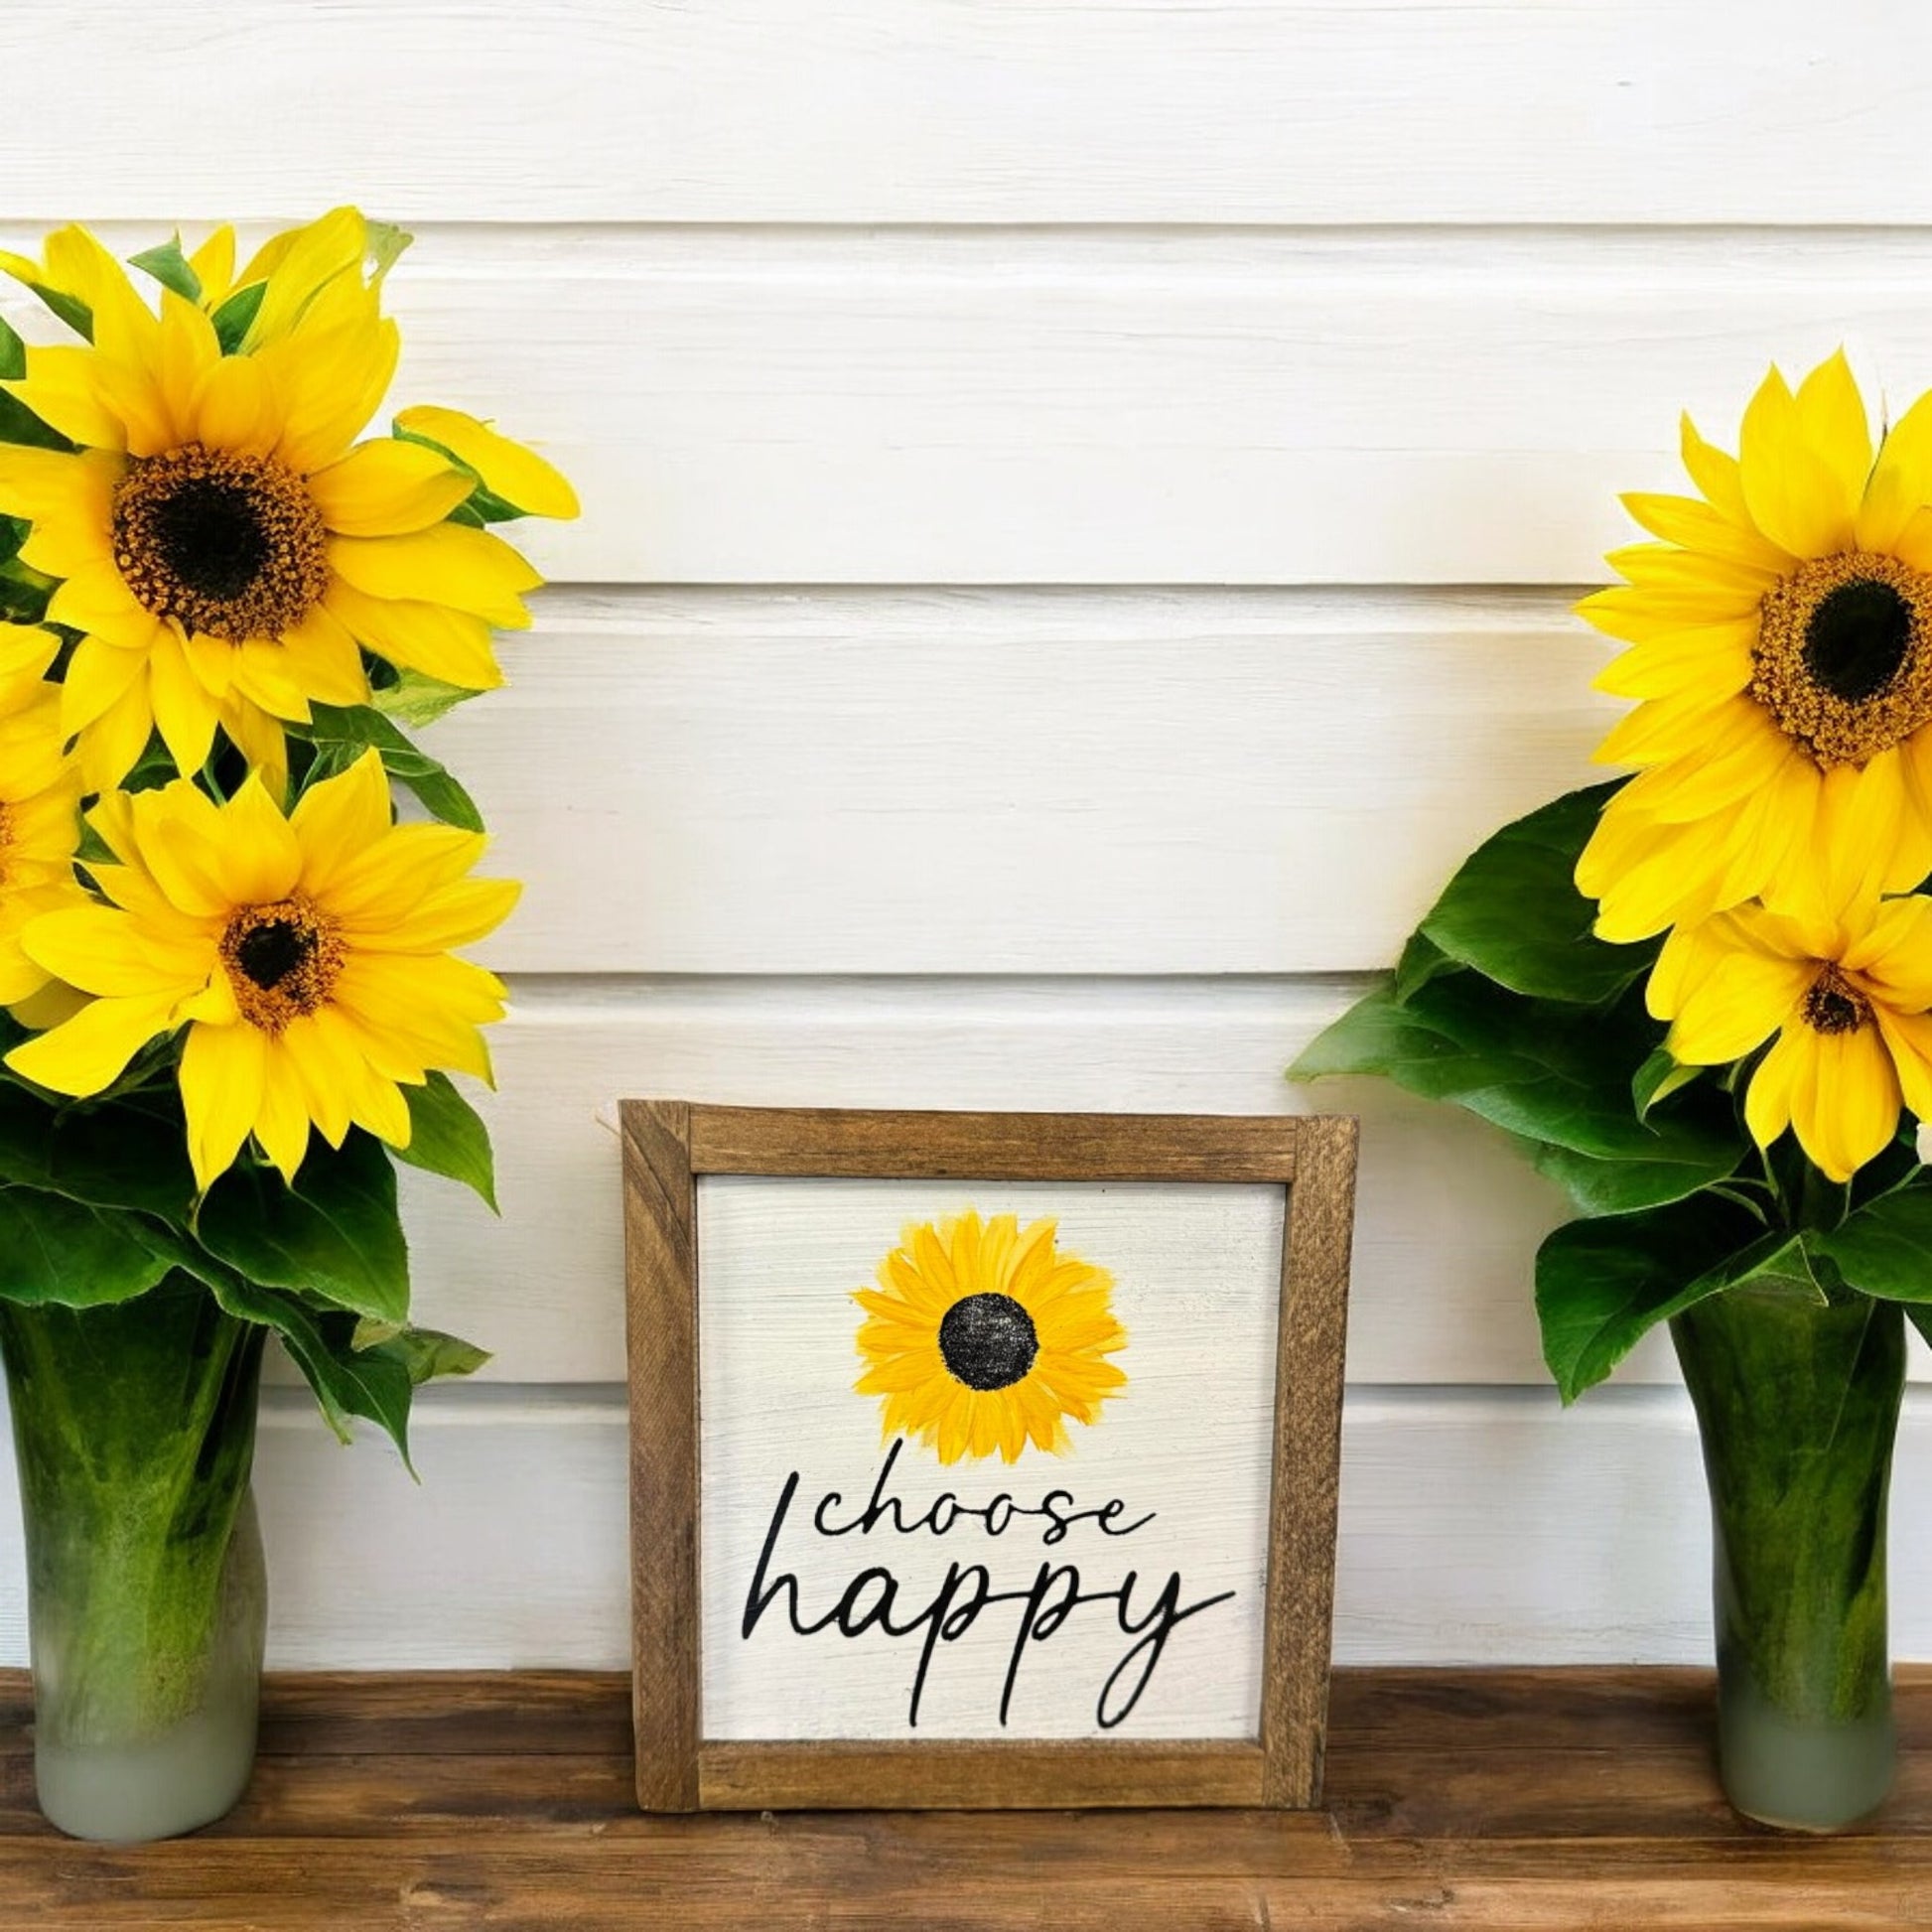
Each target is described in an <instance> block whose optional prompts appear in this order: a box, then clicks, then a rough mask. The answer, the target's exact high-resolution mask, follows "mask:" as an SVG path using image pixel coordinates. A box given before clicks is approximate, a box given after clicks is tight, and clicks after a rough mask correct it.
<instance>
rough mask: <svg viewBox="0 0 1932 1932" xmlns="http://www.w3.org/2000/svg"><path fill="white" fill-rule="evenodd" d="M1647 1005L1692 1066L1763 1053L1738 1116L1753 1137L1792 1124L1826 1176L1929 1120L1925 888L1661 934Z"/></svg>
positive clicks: (1837, 1175)
mask: <svg viewBox="0 0 1932 1932" xmlns="http://www.w3.org/2000/svg"><path fill="white" fill-rule="evenodd" d="M1648 998H1649V1005H1650V1010H1651V1012H1652V1013H1653V1014H1654V1015H1655V1016H1656V1017H1657V1018H1658V1019H1660V1020H1668V1021H1669V1022H1670V1023H1671V1030H1670V1036H1669V1041H1668V1044H1669V1046H1670V1050H1671V1052H1672V1054H1673V1055H1674V1056H1675V1057H1676V1058H1677V1059H1679V1060H1681V1061H1683V1062H1684V1063H1685V1064H1687V1065H1692V1066H1721V1065H1725V1064H1726V1063H1727V1062H1729V1061H1731V1060H1736V1059H1741V1058H1743V1057H1744V1056H1745V1055H1746V1054H1749V1053H1753V1052H1755V1051H1756V1050H1757V1048H1758V1047H1760V1046H1761V1045H1763V1043H1764V1042H1765V1041H1766V1040H1767V1039H1771V1038H1772V1035H1776V1038H1775V1039H1774V1040H1773V1041H1772V1045H1771V1048H1770V1051H1769V1052H1767V1053H1766V1054H1765V1055H1764V1057H1763V1059H1762V1060H1760V1061H1759V1062H1758V1065H1757V1067H1756V1068H1755V1070H1754V1071H1753V1072H1752V1074H1751V1081H1750V1088H1749V1091H1748V1092H1747V1093H1746V1095H1745V1097H1744V1121H1745V1125H1746V1126H1747V1127H1748V1128H1749V1129H1750V1133H1751V1138H1752V1139H1753V1140H1755V1141H1756V1142H1757V1144H1758V1146H1759V1147H1763V1148H1768V1147H1770V1146H1771V1144H1772V1143H1773V1142H1774V1141H1776V1140H1777V1138H1778V1137H1779V1136H1780V1135H1781V1134H1782V1133H1783V1132H1784V1130H1785V1129H1786V1127H1790V1128H1791V1129H1793V1130H1794V1131H1795V1133H1796V1134H1797V1137H1798V1144H1799V1146H1800V1147H1802V1148H1803V1149H1804V1151H1805V1153H1806V1155H1807V1156H1808V1157H1809V1158H1810V1160H1811V1161H1812V1163H1813V1165H1814V1166H1816V1167H1817V1168H1818V1169H1819V1170H1820V1171H1821V1172H1822V1173H1824V1174H1825V1175H1826V1176H1827V1177H1828V1178H1830V1179H1832V1180H1839V1181H1843V1180H1849V1179H1850V1178H1851V1177H1852V1175H1853V1174H1854V1173H1856V1172H1857V1171H1858V1170H1859V1169H1860V1168H1862V1167H1863V1166H1864V1164H1865V1163H1866V1162H1867V1161H1869V1160H1871V1159H1872V1158H1873V1156H1875V1155H1877V1154H1878V1153H1880V1152H1881V1151H1882V1150H1883V1149H1884V1147H1885V1146H1886V1144H1887V1143H1888V1142H1889V1141H1890V1140H1891V1138H1892V1136H1893V1135H1894V1134H1895V1133H1896V1132H1897V1131H1898V1115H1899V1108H1900V1106H1901V1105H1903V1106H1906V1107H1909V1108H1910V1109H1911V1110H1912V1112H1913V1113H1914V1114H1916V1115H1918V1116H1919V1117H1920V1118H1921V1119H1927V1118H1932V1013H1928V1011H1927V1009H1928V1008H1932V899H1927V898H1918V897H1913V898H1894V899H1886V900H1882V901H1879V900H1871V899H1866V900H1863V901H1858V902H1854V903H1853V904H1851V905H1850V906H1848V907H1847V908H1846V909H1845V910H1844V911H1843V912H1841V913H1840V914H1838V915H1836V916H1831V915H1827V914H1824V913H1822V912H1820V911H1819V910H1818V909H1817V908H1816V906H1813V907H1810V908H1807V909H1806V910H1805V911H1804V912H1803V913H1802V914H1800V913H1787V912H1774V911H1770V910H1767V909H1766V908H1765V907H1764V906H1762V905H1757V904H1753V905H1742V906H1737V907H1735V908H1733V909H1731V910H1729V911H1725V912H1720V913H1717V914H1715V915H1714V916H1713V917H1711V918H1709V919H1706V920H1703V921H1701V922H1700V923H1698V924H1696V925H1687V926H1679V927H1678V928H1677V930H1676V931H1675V932H1673V933H1672V934H1671V936H1670V938H1669V939H1668V940H1666V941H1665V943H1664V949H1663V952H1662V954H1661V955H1660V956H1659V958H1658V961H1657V965H1656V968H1655V969H1654V971H1653V972H1652V974H1651V978H1650V986H1649V993H1648Z"/></svg>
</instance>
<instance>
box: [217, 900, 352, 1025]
mask: <svg viewBox="0 0 1932 1932" xmlns="http://www.w3.org/2000/svg"><path fill="white" fill-rule="evenodd" d="M221 957H222V959H223V960H224V961H225V962H226V964H227V968H228V980H229V983H230V984H231V985H232V986H233V988H234V995H235V1004H236V1005H237V1006H238V1007H239V1008H240V1009H241V1017H242V1018H243V1019H244V1020H246V1021H247V1022H248V1023H249V1025H250V1026H253V1027H259V1028H260V1029H261V1030H262V1032H263V1033H265V1034H279V1033H280V1032H281V1031H282V1029H283V1028H284V1027H286V1026H287V1025H288V1024H289V1022H290V1021H291V1020H296V1019H300V1018H301V1016H302V1015H303V1014H305V1013H314V1012H315V1010H316V1009H317V1008H318V1007H319V1006H321V1005H322V1004H323V1003H324V1002H325V1001H326V1000H327V999H328V998H329V993H330V989H331V988H332V987H333V986H334V985H335V983H336V976H337V974H338V973H340V972H341V971H342V966H343V943H342V940H341V939H340V938H339V937H338V936H337V935H336V932H335V930H334V929H333V928H332V926H331V925H330V923H329V921H328V920H327V919H325V918H324V917H323V915H322V914H321V913H320V912H319V911H318V910H317V909H316V905H315V902H314V901H313V900H312V899H310V898H309V897H307V896H306V895H305V894H302V893H297V894H296V895H295V896H294V897H292V898H281V899H275V900H272V901H271V902H270V903H268V904H266V905H244V906H242V907H241V908H240V909H239V910H238V911H237V912H236V913H235V914H234V916H233V917H232V918H230V919H229V921H228V926H227V930H226V931H225V932H223V933H222V935H221Z"/></svg>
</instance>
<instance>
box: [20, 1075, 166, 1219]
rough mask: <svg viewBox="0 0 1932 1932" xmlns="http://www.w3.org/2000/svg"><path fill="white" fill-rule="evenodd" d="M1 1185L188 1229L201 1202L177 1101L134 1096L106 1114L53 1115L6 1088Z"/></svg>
mask: <svg viewBox="0 0 1932 1932" xmlns="http://www.w3.org/2000/svg"><path fill="white" fill-rule="evenodd" d="M0 1183H5V1184H10V1185H25V1186H30V1187H39V1188H44V1189H46V1190H48V1191H49V1192H51V1193H57V1194H64V1195H66V1196H67V1197H68V1198H69V1200H74V1201H79V1202H81V1203H82V1204H84V1205H87V1206H91V1207H124V1208H135V1209H139V1210H141V1211H142V1212H144V1213H148V1214H154V1215H157V1216H159V1217H160V1218H161V1219H163V1220H165V1221H169V1222H171V1223H174V1224H175V1225H177V1226H180V1225H185V1224H186V1222H187V1221H188V1218H189V1214H190V1211H191V1209H192V1207H193V1204H194V1200H195V1193H196V1187H195V1174H194V1170H193V1169H192V1168H191V1167H190V1166H189V1162H188V1136H187V1129H186V1127H185V1125H184V1124H183V1120H182V1115H181V1109H180V1107H179V1105H178V1104H175V1103H174V1102H173V1101H172V1098H167V1099H164V1098H160V1097H157V1096H154V1095H150V1094H139V1095H130V1096H127V1097H125V1098H123V1099H121V1100H118V1101H114V1102H112V1103H110V1104H109V1105H107V1106H104V1107H91V1108H85V1109H82V1108H76V1107H61V1108H59V1109H58V1110H57V1109H56V1108H54V1107H51V1106H50V1105H49V1104H48V1102H47V1101H45V1100H42V1099H40V1098H38V1097H37V1096H36V1095H35V1094H33V1093H30V1092H28V1091H27V1090H25V1089H24V1088H21V1087H18V1086H12V1085H0Z"/></svg>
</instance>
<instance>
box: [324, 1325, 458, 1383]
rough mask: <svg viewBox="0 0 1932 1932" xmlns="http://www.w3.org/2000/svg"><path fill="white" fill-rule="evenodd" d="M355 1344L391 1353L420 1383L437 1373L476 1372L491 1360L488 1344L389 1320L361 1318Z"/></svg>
mask: <svg viewBox="0 0 1932 1932" xmlns="http://www.w3.org/2000/svg"><path fill="white" fill-rule="evenodd" d="M355 1346H356V1347H357V1348H358V1349H366V1350H373V1349H378V1348H379V1349H382V1350H383V1351H384V1352H385V1353H387V1354H389V1355H392V1356H393V1357H394V1358H395V1359H396V1360H397V1361H399V1362H401V1363H402V1364H403V1366H404V1367H405V1368H407V1369H408V1371H409V1379H410V1381H411V1382H412V1383H415V1384H419V1385H420V1384H421V1383H424V1382H428V1381H430V1380H432V1379H433V1378H435V1377H437V1376H450V1375H474V1374H476V1372H477V1371H478V1369H480V1368H482V1367H483V1364H484V1363H485V1362H486V1361H488V1360H489V1351H488V1350H487V1349H486V1348H479V1347H478V1346H477V1344H476V1343H475V1342H473V1341H465V1340H464V1339H463V1337H462V1336H461V1335H446V1334H444V1333H443V1332H442V1330H441V1329H438V1328H409V1327H402V1328H398V1327H397V1326H395V1325H394V1323H392V1322H386V1321H358V1322H357V1323H356V1324H355Z"/></svg>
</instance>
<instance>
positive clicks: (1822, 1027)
mask: <svg viewBox="0 0 1932 1932" xmlns="http://www.w3.org/2000/svg"><path fill="white" fill-rule="evenodd" d="M1799 1012H1800V1013H1801V1014H1802V1015H1803V1018H1804V1023H1805V1025H1806V1026H1807V1027H1809V1028H1810V1029H1811V1030H1812V1032H1813V1033H1815V1034H1855V1033H1857V1032H1858V1031H1859V1029H1860V1028H1861V1027H1863V1025H1864V1024H1865V1023H1866V1022H1867V1021H1868V1020H1869V1019H1870V1018H1871V1002H1870V1001H1869V1000H1867V999H1866V998H1865V997H1864V995H1863V993H1861V992H1860V991H1859V989H1858V988H1857V987H1856V986H1854V985H1853V984H1852V982H1851V981H1850V980H1849V979H1847V978H1846V977H1845V975H1844V974H1843V973H1842V972H1840V971H1839V969H1838V968H1837V967H1836V966H1827V967H1826V968H1825V969H1824V971H1823V972H1821V973H1820V974H1819V975H1818V977H1817V978H1816V979H1815V980H1813V981H1812V983H1811V985H1810V987H1809V988H1808V989H1807V991H1806V993H1805V1001H1804V1005H1803V1006H1802V1007H1801V1008H1800V1009H1799Z"/></svg>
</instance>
